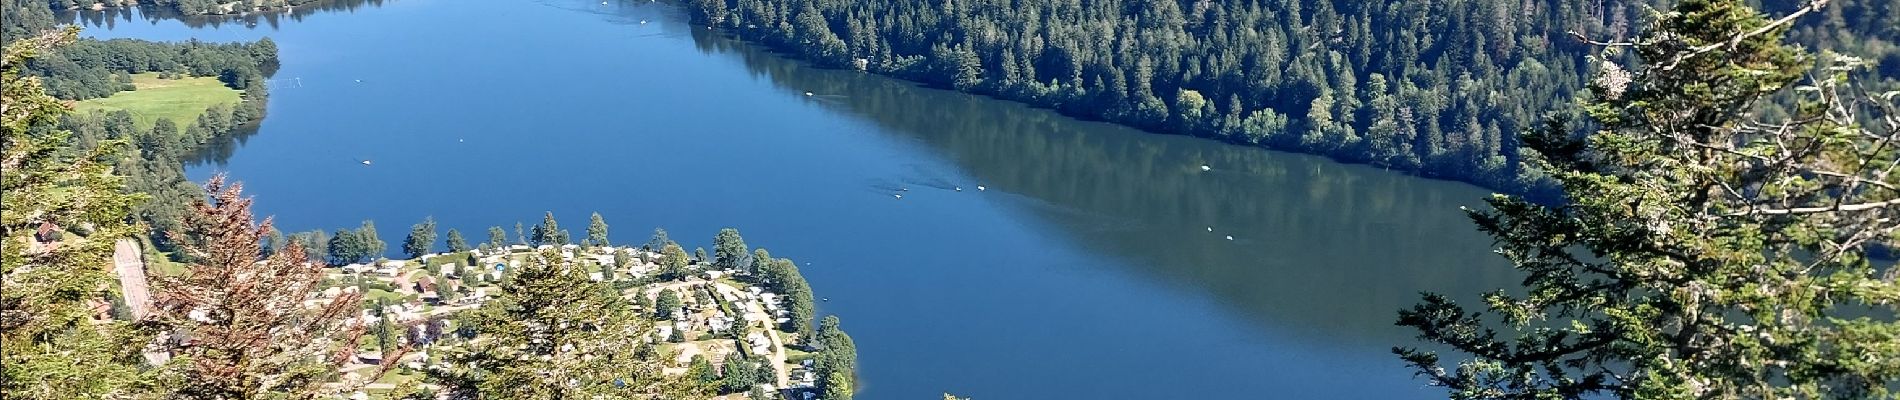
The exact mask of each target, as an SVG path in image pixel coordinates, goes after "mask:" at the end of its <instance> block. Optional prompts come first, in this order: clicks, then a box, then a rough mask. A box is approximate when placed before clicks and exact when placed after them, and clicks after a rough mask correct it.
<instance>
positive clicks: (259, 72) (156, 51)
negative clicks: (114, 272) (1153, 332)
mask: <svg viewBox="0 0 1900 400" xmlns="http://www.w3.org/2000/svg"><path fill="white" fill-rule="evenodd" d="M0 7H3V8H4V9H5V10H7V16H8V17H9V18H8V19H7V21H6V24H5V26H4V27H3V29H0V33H3V34H4V37H5V38H6V39H7V41H8V42H12V41H13V40H15V39H18V38H24V37H31V36H32V35H34V34H37V33H39V32H44V31H47V30H49V29H52V28H53V26H54V21H53V16H52V13H51V12H50V11H49V10H48V9H46V8H44V7H39V6H37V5H36V4H32V3H27V4H21V3H19V2H16V1H14V0H0ZM276 69H277V45H276V44H275V43H273V42H272V41H271V40H270V39H269V38H265V39H260V40H258V41H256V42H251V43H206V42H199V41H195V40H193V41H187V42H179V43H172V42H153V41H146V40H134V39H112V40H97V39H90V38H82V39H77V40H75V41H73V42H71V43H68V44H65V45H63V46H60V47H59V48H57V49H53V50H51V51H48V52H47V53H46V54H41V55H39V56H38V57H35V58H33V59H31V60H28V61H27V62H26V63H25V68H23V71H22V72H23V73H25V74H27V75H29V76H34V77H37V78H39V80H40V82H41V83H42V85H43V86H44V87H45V90H46V93H47V94H48V95H51V96H53V97H54V98H58V99H60V100H66V101H73V100H85V99H93V98H102V97H109V96H112V95H113V94H115V93H120V92H124V91H131V90H134V89H135V88H134V87H133V84H132V75H133V74H147V73H149V74H156V75H157V77H158V78H160V79H161V80H177V79H183V78H189V77H202V78H217V80H218V81H219V82H222V83H223V84H224V86H226V87H229V88H231V89H235V90H238V91H242V95H241V97H240V100H239V101H236V102H234V103H231V104H213V105H210V106H209V107H208V108H206V109H204V111H203V112H201V113H197V117H196V118H195V119H192V120H176V121H175V120H170V119H159V120H157V121H155V122H154V123H151V124H148V125H149V126H140V124H135V123H134V119H135V116H134V113H133V112H132V111H128V110H112V111H96V112H89V113H72V114H67V115H65V116H63V117H62V118H61V119H60V124H59V126H58V127H59V128H60V129H62V130H66V131H70V132H71V133H72V134H71V135H70V136H69V137H68V140H70V141H71V143H70V144H69V145H70V147H69V149H70V151H73V152H86V151H91V150H92V149H93V148H94V147H95V146H98V145H99V144H100V143H105V142H109V141H123V142H126V143H130V144H131V145H132V146H133V148H134V150H136V151H135V152H128V153H122V154H123V157H120V159H118V160H117V161H116V162H117V165H116V170H117V171H119V172H120V173H122V174H124V175H125V177H126V182H125V183H126V188H127V191H128V192H131V193H146V194H148V195H150V196H151V197H152V199H151V200H150V201H147V202H143V203H140V204H138V205H137V206H134V208H133V215H134V216H135V217H137V219H138V220H139V221H140V222H144V223H146V224H148V225H149V226H150V227H151V228H152V231H151V233H152V239H153V240H154V242H155V244H158V245H159V248H160V249H163V250H171V249H172V248H173V244H174V243H173V242H174V241H173V240H170V239H169V235H171V234H173V233H176V232H180V231H182V229H183V228H184V225H183V218H184V215H185V214H187V212H188V211H189V209H188V207H189V206H190V204H191V202H192V201H194V200H197V199H202V198H203V197H204V195H205V194H204V192H203V191H202V190H201V189H200V188H199V187H198V185H197V184H193V183H191V182H189V181H187V180H186V179H185V177H184V175H185V173H184V163H185V161H186V160H192V159H194V155H195V153H197V151H198V150H200V149H201V148H204V147H207V146H208V145H213V144H217V143H220V142H222V141H226V140H230V138H231V137H233V136H234V135H235V134H237V133H238V132H240V131H242V129H243V128H244V127H245V126H247V125H249V124H251V123H254V122H256V121H258V120H259V119H262V118H263V117H264V103H265V101H266V100H267V98H268V96H269V93H268V92H267V90H266V89H267V88H266V87H265V86H266V85H265V84H264V82H265V81H266V80H267V79H268V77H269V75H270V74H272V73H274V72H276Z"/></svg>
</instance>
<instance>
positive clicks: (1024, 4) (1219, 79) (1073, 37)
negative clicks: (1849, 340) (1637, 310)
mask: <svg viewBox="0 0 1900 400" xmlns="http://www.w3.org/2000/svg"><path fill="white" fill-rule="evenodd" d="M1767 3H1769V4H1767V5H1766V7H1765V8H1766V10H1767V11H1768V12H1770V13H1773V12H1776V11H1783V10H1786V9H1791V8H1793V6H1794V5H1796V4H1797V3H1798V2H1797V1H1791V0H1770V1H1767ZM1833 3H1834V4H1832V5H1831V6H1829V7H1827V8H1826V11H1825V12H1824V13H1822V15H1819V16H1817V18H1811V19H1807V20H1803V21H1802V22H1801V23H1800V25H1799V26H1797V27H1796V28H1795V29H1794V30H1793V32H1792V33H1791V34H1790V36H1792V37H1794V38H1796V39H1797V41H1799V42H1803V43H1809V44H1811V45H1816V46H1821V47H1828V48H1839V50H1842V51H1849V52H1853V53H1855V54H1858V55H1861V56H1863V57H1868V58H1870V59H1874V60H1881V61H1882V62H1881V64H1882V67H1880V68H1881V69H1880V70H1878V73H1880V74H1882V75H1884V76H1886V77H1887V78H1889V79H1891V78H1893V77H1896V76H1900V49H1896V47H1895V46H1894V38H1896V37H1900V1H1895V0H1853V1H1835V2H1833ZM1668 6H1669V4H1668V3H1667V2H1660V1H1626V0H1609V1H1579V0H1542V1H1502V0H1461V1H1438V2H1431V1H1392V0H1388V1H1339V0H1253V1H1236V2H1216V1H1210V0H1175V1H1123V0H1109V1H1090V2H1083V1H1075V0H1019V1H1009V0H962V1H959V0H871V1H839V0H693V1H692V2H691V4H690V5H689V7H690V8H691V10H690V12H691V13H692V15H693V17H694V18H695V20H696V22H697V23H700V24H706V25H713V26H718V27H722V28H725V29H727V30H728V31H731V32H733V33H735V34H737V35H739V36H741V37H743V38H746V39H748V40H753V41H758V42H762V43H765V44H767V45H771V46H774V47H778V48H781V49H784V50H787V51H788V52H790V53H792V54H795V55H798V56H800V57H803V58H806V59H808V60H811V61H813V62H815V63H818V64H821V65H825V66H830V67H837V68H852V69H858V70H864V71H869V72H875V73H882V74H889V75H894V76H898V77H903V78H906V79H911V80H916V81H920V82H925V83H929V84H932V85H936V86H941V87H946V88H952V89H956V90H962V91H968V92H973V93H979V94H985V95H991V96H995V97H999V98H1004V99H1009V100H1015V101H1021V102H1025V103H1029V104H1032V105H1037V106H1045V107H1051V108H1054V109H1057V110H1059V111H1062V112H1063V113H1066V114H1068V115H1072V116H1077V117H1081V118H1086V119H1100V120H1106V121H1111V122H1117V123H1122V124H1126V125H1130V126H1135V127H1139V128H1143V129H1147V130H1151V131H1158V132H1168V133H1178V134H1188V135H1194V136H1201V137H1209V138H1216V139H1220V140H1225V141H1229V142H1234V143H1243V144H1250V145H1260V146H1267V147H1272V148H1278V149H1286V150H1293V151H1300V152H1307V153H1314V154H1322V155H1328V156H1331V157H1333V158H1335V159H1339V160H1343V161H1349V162H1363V163H1370V164H1374V165H1379V166H1384V167H1390V168H1393V169H1399V170H1404V171H1412V172H1416V173H1419V174H1422V175H1426V176H1433V177H1442V178H1450V179H1457V180H1463V181H1469V182H1474V183H1479V184H1483V185H1486V186H1490V187H1493V188H1497V189H1505V190H1523V189H1528V188H1530V186H1532V185H1537V184H1536V182H1548V181H1545V180H1543V178H1541V177H1540V176H1541V174H1539V173H1537V172H1535V171H1529V170H1526V169H1525V168H1523V167H1522V165H1523V162H1522V160H1523V155H1522V154H1520V153H1521V152H1520V149H1521V147H1522V146H1521V144H1520V143H1519V141H1518V139H1517V138H1516V135H1514V134H1513V132H1517V131H1519V130H1521V129H1524V128H1528V127H1532V126H1535V125H1537V124H1539V123H1540V122H1541V121H1542V120H1543V119H1544V118H1545V117H1546V116H1549V115H1550V114H1552V113H1553V112H1561V111H1553V110H1561V109H1563V107H1562V106H1565V105H1568V104H1572V103H1574V101H1575V99H1577V98H1579V97H1580V95H1581V94H1582V93H1583V92H1584V90H1585V80H1586V77H1588V76H1589V75H1590V74H1591V73H1593V71H1594V68H1595V67H1594V64H1592V63H1591V61H1589V60H1588V59H1587V56H1588V55H1590V53H1589V50H1590V48H1589V46H1587V44H1585V43H1583V42H1582V41H1580V40H1578V39H1577V38H1576V37H1574V35H1573V32H1574V33H1575V34H1580V35H1585V36H1587V37H1591V38H1605V39H1622V38H1627V37H1631V35H1632V34H1633V33H1634V30H1635V29H1636V28H1637V27H1640V26H1642V25H1643V21H1646V20H1649V19H1651V16H1652V15H1654V13H1653V12H1651V10H1656V9H1667V8H1668Z"/></svg>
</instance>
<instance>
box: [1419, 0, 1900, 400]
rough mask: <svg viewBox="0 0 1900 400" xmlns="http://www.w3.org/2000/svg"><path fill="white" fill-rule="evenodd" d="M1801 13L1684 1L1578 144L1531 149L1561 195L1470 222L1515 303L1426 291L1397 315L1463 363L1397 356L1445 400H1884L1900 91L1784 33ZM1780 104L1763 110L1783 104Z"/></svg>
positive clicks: (1893, 372)
mask: <svg viewBox="0 0 1900 400" xmlns="http://www.w3.org/2000/svg"><path fill="white" fill-rule="evenodd" d="M1825 4H1826V1H1824V0H1821V1H1814V2H1811V3H1809V4H1808V6H1807V7H1804V8H1802V9H1800V10H1799V11H1797V12H1796V14H1794V15H1790V16H1788V17H1785V18H1781V19H1777V20H1770V19H1768V18H1766V17H1764V16H1763V15H1761V14H1760V13H1758V12H1756V11H1755V10H1753V9H1750V8H1749V7H1747V6H1746V5H1745V3H1744V2H1742V1H1734V0H1687V1H1683V2H1681V3H1679V4H1678V5H1677V7H1676V8H1675V10H1674V11H1673V12H1670V13H1668V14H1666V15H1664V16H1662V18H1661V19H1660V21H1659V22H1658V23H1657V24H1656V25H1655V26H1654V27H1653V28H1652V30H1651V32H1650V34H1649V36H1648V37H1647V38H1646V39H1642V40H1637V41H1634V42H1629V43H1609V42H1598V43H1599V44H1606V45H1612V46H1617V47H1619V48H1627V49H1633V50H1635V51H1636V54H1637V55H1638V56H1640V58H1641V59H1642V60H1643V61H1645V62H1647V63H1649V64H1648V65H1647V66H1644V67H1640V68H1636V69H1634V70H1633V71H1630V72H1625V71H1624V70H1623V69H1622V68H1620V67H1619V66H1617V65H1614V64H1610V63H1607V62H1606V63H1604V73H1603V77H1602V78H1601V79H1599V80H1598V81H1597V83H1596V85H1594V87H1593V88H1592V89H1593V90H1594V91H1595V93H1596V98H1595V99H1594V101H1592V102H1591V103H1589V104H1587V105H1586V106H1585V111H1586V113H1587V114H1588V115H1589V116H1590V117H1591V118H1592V119H1593V120H1594V122H1595V123H1597V124H1598V126H1600V130H1599V131H1598V132H1595V133H1594V134H1592V135H1590V136H1589V138H1588V139H1577V138H1574V137H1571V136H1569V135H1567V134H1566V133H1565V132H1566V131H1567V128H1566V127H1565V126H1564V125H1565V124H1564V122H1563V121H1555V122H1552V123H1551V124H1550V125H1549V126H1548V127H1546V128H1545V129H1543V130H1540V131H1538V132H1534V133H1532V134H1529V135H1526V136H1525V143H1526V145H1527V146H1529V147H1531V148H1534V149H1536V150H1537V151H1538V152H1539V153H1540V155H1541V156H1542V159H1540V160H1537V162H1538V163H1540V165H1541V166H1543V167H1544V169H1545V170H1547V171H1551V175H1552V177H1553V178H1554V179H1556V181H1557V182H1559V183H1560V184H1561V185H1562V187H1563V189H1564V192H1565V193H1566V195H1567V200H1568V203H1567V204H1564V205H1560V206H1549V205H1542V204H1536V203H1531V202H1527V201H1525V200H1524V199H1521V198H1518V197H1513V196H1502V195H1500V196H1497V197H1494V198H1493V199H1491V200H1490V201H1489V202H1490V204H1491V206H1492V209H1491V210H1486V211H1471V216H1472V219H1473V220H1474V221H1475V222H1476V223H1477V224H1478V227H1479V229H1480V230H1482V231H1484V232H1485V233H1487V234H1490V235H1492V236H1493V237H1494V238H1496V240H1497V243H1498V246H1499V248H1498V253H1499V254H1501V255H1503V256H1504V257H1505V258H1507V259H1509V260H1510V261H1511V262H1512V263H1513V264H1514V265H1515V266H1516V268H1517V269H1519V270H1521V271H1524V272H1525V273H1526V274H1527V277H1526V278H1525V281H1524V286H1525V287H1524V289H1523V290H1522V294H1521V295H1518V294H1507V292H1505V291H1499V292H1495V293H1491V294H1489V295H1487V296H1485V303H1486V306H1487V310H1486V311H1481V312H1470V311H1467V310H1466V309H1465V308H1463V307H1461V306H1459V305H1458V304H1456V303H1455V302H1453V301H1451V300H1449V299H1447V298H1446V297H1444V296H1441V295H1437V294H1427V295H1426V297H1425V301H1424V303H1422V304H1419V305H1416V306H1414V307H1412V308H1411V309H1409V310H1405V311H1402V312H1401V313H1400V319H1399V324H1400V325H1404V326H1410V327H1414V328H1416V329H1418V331H1419V333H1420V336H1419V337H1420V338H1421V339H1423V340H1425V341H1428V342H1433V343H1437V344H1440V345H1443V346H1446V347H1449V348H1451V349H1455V350H1457V351H1458V352H1460V353H1463V357H1461V358H1460V359H1459V361H1458V362H1457V363H1456V367H1455V368H1449V369H1448V368H1446V367H1443V366H1441V363H1443V360H1441V359H1440V358H1439V356H1438V355H1436V354H1435V353H1432V352H1428V351H1422V350H1418V349H1412V348H1395V349H1394V351H1395V352H1396V353H1398V354H1399V355H1400V356H1401V357H1403V358H1404V359H1405V360H1406V361H1407V362H1408V363H1409V364H1411V365H1412V366H1413V367H1415V368H1416V369H1417V370H1418V373H1419V374H1420V375H1421V376H1424V377H1426V378H1427V379H1429V380H1430V381H1431V382H1432V383H1433V384H1436V385H1440V386H1444V387H1446V388H1447V389H1449V390H1450V394H1451V397H1453V398H1459V399H1500V398H1512V399H1517V398H1522V399H1572V398H1586V397H1587V398H1598V397H1602V396H1606V395H1607V396H1611V397H1617V398H1855V399H1858V398H1891V397H1892V396H1894V393H1892V392H1891V389H1893V388H1895V387H1897V386H1900V323H1896V322H1895V321H1894V315H1896V311H1900V310H1896V307H1895V304H1896V303H1895V302H1896V300H1900V284H1896V283H1895V281H1894V269H1893V268H1891V267H1876V266H1874V265H1873V264H1872V263H1871V262H1870V261H1869V259H1868V258H1867V254H1866V253H1867V250H1868V249H1869V248H1870V247H1877V246H1889V245H1891V244H1892V243H1896V240H1895V239H1896V228H1897V227H1900V218H1897V217H1900V190H1896V188H1897V187H1900V182H1897V181H1896V178H1895V176H1894V175H1893V172H1894V170H1895V168H1896V167H1897V166H1900V164H1896V156H1900V152H1897V151H1896V149H1895V146H1894V141H1895V140H1896V135H1900V120H1897V119H1896V114H1895V113H1894V109H1895V99H1896V97H1897V96H1896V94H1895V93H1891V92H1889V93H1870V92H1869V90H1867V89H1866V88H1865V87H1864V86H1862V85H1861V83H1859V82H1857V81H1856V80H1854V79H1852V77H1853V76H1854V73H1855V72H1856V71H1859V70H1861V69H1862V68H1863V67H1865V63H1864V62H1862V61H1861V60H1859V59H1856V58H1853V57H1846V56H1838V55H1828V56H1825V58H1824V59H1822V60H1821V61H1822V62H1824V63H1825V64H1824V66H1825V68H1822V69H1821V70H1820V73H1819V74H1816V75H1810V74H1809V73H1808V71H1809V68H1808V67H1809V66H1810V65H1811V64H1812V62H1813V61H1814V60H1813V59H1812V56H1811V55H1810V54H1807V53H1805V52H1803V51H1802V50H1800V49H1797V48H1794V47H1791V46H1789V45H1786V44H1784V43H1783V42H1782V33H1783V32H1784V31H1785V30H1786V29H1787V26H1788V25H1789V21H1792V18H1794V17H1795V16H1798V15H1799V14H1803V13H1808V12H1811V11H1813V10H1816V9H1819V8H1820V7H1822V6H1824V5H1825ZM1790 90H1791V91H1792V94H1793V95H1794V96H1796V97H1798V98H1799V104H1796V105H1793V107H1791V108H1790V109H1789V111H1787V112H1785V113H1775V114H1771V113H1767V112H1763V111H1761V110H1764V109H1770V108H1773V107H1772V106H1777V105H1778V104H1767V103H1768V102H1769V100H1767V98H1768V97H1769V96H1771V95H1776V94H1787V93H1789V91H1790Z"/></svg>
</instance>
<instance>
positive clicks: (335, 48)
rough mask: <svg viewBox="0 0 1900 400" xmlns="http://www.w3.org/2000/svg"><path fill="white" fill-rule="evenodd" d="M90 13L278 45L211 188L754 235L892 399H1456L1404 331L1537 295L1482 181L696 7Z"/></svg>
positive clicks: (217, 164) (184, 33)
mask: <svg viewBox="0 0 1900 400" xmlns="http://www.w3.org/2000/svg"><path fill="white" fill-rule="evenodd" d="M75 21H76V22H79V23H81V24H83V25H85V26H87V31H86V34H88V35H92V36H97V37H133V38H144V39H154V40H185V39H193V38H195V39H199V40H207V41H232V40H255V39H257V38H261V37H270V38H272V39H273V40H275V41H276V42H277V44H278V46H279V47H280V48H281V51H282V68H281V69H280V70H279V71H278V72H277V74H276V75H275V76H274V77H273V80H272V82H271V86H272V94H271V99H270V103H269V110H268V116H267V117H266V118H265V119H264V121H263V122H262V124H261V125H260V126H259V127H258V130H257V132H256V133H255V134H253V135H250V136H247V137H245V138H243V140H242V141H241V142H240V143H237V144H235V145H233V146H230V147H228V148H223V149H220V151H219V152H218V153H217V154H216V156H215V157H213V159H212V160H210V161H207V162H205V163H202V164H199V165H196V166H193V167H192V168H191V169H190V175H191V176H192V177H193V178H194V179H202V178H204V177H207V176H210V175H211V174H214V173H219V172H224V173H228V174H230V175H231V176H232V177H233V178H234V179H238V180H241V181H243V182H244V184H245V189H246V192H247V193H249V194H251V195H254V196H255V197H256V198H257V200H258V206H257V208H258V210H259V211H260V212H261V213H262V214H267V215H274V216H275V218H276V223H277V225H278V227H279V228H280V229H282V230H284V231H286V232H294V231H304V230H310V229H334V228H345V227H354V226H356V225H357V224H358V223H359V222H360V221H362V220H365V219H373V220H375V221H376V223H377V226H379V227H380V229H381V236H382V237H383V238H385V239H386V240H389V241H391V242H392V244H393V243H397V242H399V241H400V239H401V235H402V234H404V233H406V232H407V230H408V229H407V228H408V226H409V224H413V223H416V222H418V221H420V220H422V219H423V218H424V217H430V216H432V217H434V218H435V219H436V220H437V221H439V223H440V224H441V225H442V226H443V228H445V229H446V228H457V229H459V230H461V232H462V233H463V234H464V235H466V236H468V237H469V238H470V239H471V240H476V241H479V240H481V239H482V238H485V237H486V233H485V231H486V229H487V228H488V227H489V226H494V225H499V226H503V227H505V228H506V229H508V230H510V231H511V233H510V235H511V236H512V235H513V234H512V230H513V225H514V224H515V223H516V222H517V221H521V222H525V223H529V224H532V223H534V222H536V221H539V219H540V216H541V214H542V213H543V212H548V211H551V212H553V213H554V215H555V216H556V217H557V218H560V219H561V221H562V222H563V223H564V224H565V225H564V226H566V227H568V229H570V230H572V231H575V232H581V231H583V230H584V229H585V226H586V221H587V215H588V214H589V213H591V212H599V213H601V214H602V215H604V216H605V217H606V219H607V221H608V223H609V224H611V225H612V232H613V235H612V237H613V239H614V240H615V241H616V242H617V243H639V242H644V241H645V240H646V238H647V236H648V235H649V234H650V232H651V231H652V230H653V228H654V227H664V228H666V229H667V230H668V231H670V232H671V233H672V237H673V238H674V239H675V240H680V241H681V242H683V243H684V244H685V245H687V246H688V247H692V246H705V247H711V241H712V240H711V239H712V237H713V234H714V232H716V231H717V230H718V229H719V228H722V227H728V226H730V227H736V228H739V229H740V231H741V232H743V233H744V235H745V238H746V239H747V242H749V243H750V244H752V245H754V246H763V247H766V248H768V249H770V250H771V252H772V254H773V255H775V256H779V257H791V258H793V259H795V260H797V261H798V262H799V264H800V266H801V268H803V269H804V273H805V275H806V276H807V277H808V278H809V279H810V280H811V282H812V284H813V286H814V289H815V290H816V292H817V295H818V296H820V297H828V298H830V301H828V302H823V303H820V304H819V307H820V312H821V313H825V314H837V315H839V316H840V317H841V318H843V321H844V327H845V329H846V330H848V331H849V332H851V334H852V335H853V337H854V338H855V339H856V340H857V343H858V348H859V351H860V363H861V366H862V367H861V371H860V376H861V389H862V390H861V392H860V393H859V397H860V398H865V399H917V398H934V397H933V396H939V393H941V392H944V391H949V392H953V393H957V394H959V395H962V396H970V397H975V398H979V399H985V400H989V399H1053V398H1215V397H1227V398H1338V399H1391V398H1432V397H1442V394H1440V393H1439V392H1437V391H1436V390H1435V389H1432V388H1427V387H1424V382H1423V381H1421V380H1417V379H1413V378H1412V377H1411V372H1410V371H1409V370H1407V369H1405V368H1404V367H1403V365H1402V364H1401V362H1400V361H1399V360H1398V359H1397V358H1396V357H1394V356H1393V355H1391V354H1390V352H1389V349H1390V347H1391V346H1395V345H1408V346H1409V345H1416V344H1417V343H1416V342H1415V341H1413V339H1412V332H1411V331H1409V330H1408V328H1402V327H1397V326H1394V325H1393V324H1392V323H1393V321H1394V320H1395V319H1396V311H1397V310H1398V309H1400V308H1403V307H1406V306H1409V305H1410V304H1412V303H1414V302H1416V301H1417V299H1418V292H1420V291H1437V292H1444V293H1449V294H1454V295H1457V297H1459V298H1469V297H1470V296H1471V295H1473V294H1476V293H1479V292H1483V291H1488V290H1494V289H1497V288H1500V287H1506V286H1511V285H1513V284H1514V283H1515V281H1516V279H1517V277H1516V276H1515V275H1513V274H1512V273H1510V272H1509V270H1508V269H1507V268H1502V267H1500V265H1501V261H1500V260H1499V259H1497V258H1496V256H1494V255H1491V254H1490V252H1489V251H1488V248H1489V240H1488V239H1487V238H1485V237H1484V236H1482V235H1479V234H1478V233H1476V232H1475V231H1474V230H1473V228H1472V226H1471V225H1470V223H1469V222H1468V221H1467V220H1466V219H1465V218H1464V215H1463V213H1462V212H1460V211H1459V210H1458V207H1459V206H1477V205H1481V204H1482V201H1481V200H1482V198H1483V197H1484V196H1485V195H1486V194H1487V192H1486V191H1484V190H1481V189H1478V188H1475V187H1472V186H1469V185H1463V184H1457V183H1449V182H1442V181H1433V180H1426V179H1419V178H1414V177H1408V176H1404V175H1400V174H1396V173H1390V172H1386V171H1381V170H1378V169H1376V168H1369V167H1364V166H1352V165H1343V164H1338V163H1333V162H1330V161H1326V160H1324V159H1320V158H1316V157H1311V156H1304V155H1296V154H1287V153H1279V152H1271V151H1265V150H1261V149H1258V148H1249V147H1240V146H1231V145H1226V144H1222V143H1218V142H1214V141H1208V140H1201V139H1194V138H1187V137H1180V136H1167V135H1156V134H1149V133H1143V132H1139V131H1135V130H1132V129H1128V128H1122V127H1117V126H1113V125H1107V124H1101V123H1094V122H1084V121H1077V120H1074V119H1070V118H1066V117H1062V116H1059V115H1056V114H1055V113H1053V112H1050V111H1047V110H1040V109H1032V108H1028V107H1024V106H1022V105H1019V104H1015V103H1008V102H1001V101H996V100H992V99H988V98H983V97H978V96H970V95H964V94H958V93H954V92H948V91H942V90H936V89H927V88H921V87H917V86H915V85H913V84H910V83H906V82H902V81H895V80H891V79H886V78H881V77H876V76H871V75H865V74H862V73H857V72H851V71H840V70H828V69H815V68H810V67H807V66H805V65H803V64H801V63H799V62H796V61H792V60H788V59H785V58H781V57H779V56H776V55H774V54H772V53H771V52H768V51H765V50H762V49H759V48H757V47H753V46H749V45H746V44H743V43H740V42H735V41H733V40H730V39H727V38H725V37H722V36H720V35H719V34H718V33H717V32H716V31H709V30H707V29H706V28H705V27H703V26H701V27H694V26H691V25H689V24H688V23H687V21H686V18H684V16H683V15H682V14H681V13H680V12H679V11H678V10H676V9H674V8H672V7H670V6H667V5H665V4H664V3H652V2H644V1H642V2H625V1H620V0H615V1H612V2H609V3H608V4H600V2H599V1H582V0H543V1H538V2H537V1H499V0H495V1H490V0H483V1H454V0H402V1H381V2H360V1H358V2H346V3H344V5H332V6H326V7H322V8H316V9H304V10H298V11H297V12H295V13H292V14H276V15H269V16H250V17H245V18H230V19H217V20H186V19H175V18H163V17H158V16H151V15H144V14H141V13H140V12H138V11H137V10H115V11H110V12H105V13H85V14H81V15H79V16H78V17H77V19H76V20H75ZM807 92H810V95H807V94H806V93H807ZM357 160H373V161H374V164H373V165H371V166H365V165H362V164H360V163H358V162H357ZM1202 165H1207V166H1209V168H1210V169H1211V170H1209V171H1202V168H1201V166H1202ZM978 185H982V186H984V188H985V189H986V190H981V191H978V190H975V188H976V187H977V186H978ZM957 187H961V188H962V189H963V190H962V191H957V190H955V188H957ZM904 189H908V191H904ZM900 193H901V194H903V196H902V198H901V199H899V198H896V196H893V195H894V194H900ZM1210 230H1211V231H1210ZM1229 236H1231V237H1232V239H1231V240H1230V239H1228V237H1229Z"/></svg>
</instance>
